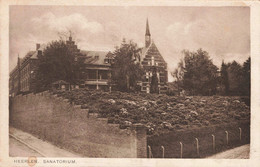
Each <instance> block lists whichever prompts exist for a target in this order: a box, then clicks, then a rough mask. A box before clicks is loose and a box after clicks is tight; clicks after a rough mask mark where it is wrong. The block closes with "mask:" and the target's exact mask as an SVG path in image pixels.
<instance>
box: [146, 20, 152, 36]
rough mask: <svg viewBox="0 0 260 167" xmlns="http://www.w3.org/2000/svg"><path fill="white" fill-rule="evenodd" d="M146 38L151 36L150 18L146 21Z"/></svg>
mask: <svg viewBox="0 0 260 167" xmlns="http://www.w3.org/2000/svg"><path fill="white" fill-rule="evenodd" d="M145 35H146V36H151V34H150V29H149V22H148V18H147V19H146V32H145Z"/></svg>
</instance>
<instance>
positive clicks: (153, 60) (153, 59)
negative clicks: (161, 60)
mask: <svg viewBox="0 0 260 167" xmlns="http://www.w3.org/2000/svg"><path fill="white" fill-rule="evenodd" d="M152 66H154V57H153V56H152Z"/></svg>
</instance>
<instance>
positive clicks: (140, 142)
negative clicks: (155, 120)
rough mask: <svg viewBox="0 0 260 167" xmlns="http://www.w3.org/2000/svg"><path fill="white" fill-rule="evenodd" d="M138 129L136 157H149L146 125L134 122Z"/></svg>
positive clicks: (136, 129)
mask: <svg viewBox="0 0 260 167" xmlns="http://www.w3.org/2000/svg"><path fill="white" fill-rule="evenodd" d="M133 126H134V129H135V131H136V136H135V137H136V138H135V140H136V158H147V139H146V127H145V126H144V125H143V124H134V125H133Z"/></svg>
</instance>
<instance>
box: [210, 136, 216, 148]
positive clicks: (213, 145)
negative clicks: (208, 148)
mask: <svg viewBox="0 0 260 167" xmlns="http://www.w3.org/2000/svg"><path fill="white" fill-rule="evenodd" d="M211 136H212V147H213V152H215V149H216V146H215V135H213V134H212V135H211Z"/></svg>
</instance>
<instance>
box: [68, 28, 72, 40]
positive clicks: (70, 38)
mask: <svg viewBox="0 0 260 167" xmlns="http://www.w3.org/2000/svg"><path fill="white" fill-rule="evenodd" d="M69 33H70V36H69V41H72V36H71V30H70V31H69Z"/></svg>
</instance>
